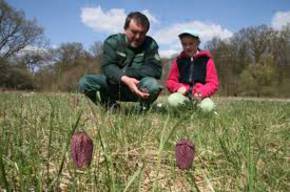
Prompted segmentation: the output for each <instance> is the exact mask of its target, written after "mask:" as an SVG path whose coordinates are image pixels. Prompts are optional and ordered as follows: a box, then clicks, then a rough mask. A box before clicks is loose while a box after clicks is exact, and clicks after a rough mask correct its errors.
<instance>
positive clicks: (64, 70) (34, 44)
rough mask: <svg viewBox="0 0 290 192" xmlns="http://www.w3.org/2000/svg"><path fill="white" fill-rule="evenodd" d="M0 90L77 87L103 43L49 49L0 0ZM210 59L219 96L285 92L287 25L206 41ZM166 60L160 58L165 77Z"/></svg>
mask: <svg viewBox="0 0 290 192" xmlns="http://www.w3.org/2000/svg"><path fill="white" fill-rule="evenodd" d="M0 31H1V33H0V89H2V90H3V89H4V90H34V91H76V90H77V88H78V80H79V79H80V77H81V76H82V75H83V74H86V73H99V72H100V65H101V62H102V42H94V43H93V45H92V46H91V48H90V49H89V50H86V49H85V48H84V47H83V45H82V44H81V43H78V42H67V43H63V44H61V45H60V46H59V47H57V48H50V47H49V43H48V40H47V39H46V38H45V36H44V29H43V28H42V27H40V26H39V25H38V24H37V22H36V21H35V20H28V19H26V18H25V14H24V13H23V12H22V11H20V10H16V9H14V8H12V7H11V6H10V5H9V4H7V3H6V2H5V1H4V0H0ZM205 49H209V50H210V51H211V53H212V55H213V58H214V60H215V64H216V67H217V71H218V74H219V79H220V91H219V93H218V94H219V95H223V96H257V97H264V96H268V97H289V96H290V91H289V90H290V25H287V26H285V27H284V28H283V29H282V30H274V29H273V28H271V27H269V26H266V25H260V26H252V27H248V28H243V29H241V30H240V31H238V32H236V33H235V34H234V35H233V36H232V37H231V38H229V39H225V40H221V39H219V38H213V39H212V40H211V41H209V42H207V43H206V44H205ZM171 60H172V58H171V59H168V58H163V59H162V63H163V66H164V67H163V77H162V81H164V80H165V79H166V77H167V75H168V70H169V68H170V63H171Z"/></svg>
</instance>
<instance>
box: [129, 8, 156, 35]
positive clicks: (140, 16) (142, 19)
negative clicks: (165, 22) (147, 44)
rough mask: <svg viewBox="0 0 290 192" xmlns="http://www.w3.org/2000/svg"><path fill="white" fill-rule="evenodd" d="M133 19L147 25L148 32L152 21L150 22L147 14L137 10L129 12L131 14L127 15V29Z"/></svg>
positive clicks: (144, 25)
mask: <svg viewBox="0 0 290 192" xmlns="http://www.w3.org/2000/svg"><path fill="white" fill-rule="evenodd" d="M131 20H134V21H135V22H136V23H138V24H140V25H142V26H143V27H145V29H146V32H147V31H148V30H149V28H150V22H149V19H148V18H147V17H146V15H144V14H142V13H140V12H138V11H136V12H131V13H129V15H128V16H127V18H126V21H125V24H124V29H125V30H126V29H127V28H128V27H129V24H130V22H131Z"/></svg>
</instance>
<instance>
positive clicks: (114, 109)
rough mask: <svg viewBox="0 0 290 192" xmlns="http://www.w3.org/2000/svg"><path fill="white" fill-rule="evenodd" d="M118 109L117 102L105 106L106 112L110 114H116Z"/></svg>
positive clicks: (119, 107)
mask: <svg viewBox="0 0 290 192" xmlns="http://www.w3.org/2000/svg"><path fill="white" fill-rule="evenodd" d="M120 109H121V106H120V104H119V103H117V102H113V103H110V104H108V105H107V106H106V110H107V111H108V112H111V113H116V112H118V111H120Z"/></svg>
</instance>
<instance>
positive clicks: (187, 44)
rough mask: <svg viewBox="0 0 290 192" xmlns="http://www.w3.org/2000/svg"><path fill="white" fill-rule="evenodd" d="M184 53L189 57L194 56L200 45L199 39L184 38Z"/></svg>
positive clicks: (182, 41)
mask: <svg viewBox="0 0 290 192" xmlns="http://www.w3.org/2000/svg"><path fill="white" fill-rule="evenodd" d="M180 42H181V45H182V48H183V51H184V52H185V53H186V55H188V56H189V57H191V56H193V55H194V54H195V53H196V51H197V47H198V44H199V40H198V39H197V38H193V37H191V36H183V37H182V38H181V39H180Z"/></svg>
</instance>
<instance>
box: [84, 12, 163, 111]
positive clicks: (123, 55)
mask: <svg viewBox="0 0 290 192" xmlns="http://www.w3.org/2000/svg"><path fill="white" fill-rule="evenodd" d="M149 27H150V23H149V20H148V18H147V17H146V16H145V15H143V14H142V13H140V12H132V13H130V14H129V15H128V16H127V18H126V21H125V25H124V33H119V34H114V35H111V36H109V37H108V38H107V39H106V40H105V42H104V46H103V61H102V71H103V74H99V75H85V76H83V77H82V78H81V79H80V91H81V92H83V93H84V94H85V95H86V96H87V97H89V98H90V99H91V100H92V101H93V102H94V103H98V102H100V104H102V105H103V106H104V107H106V108H107V109H114V108H119V106H120V105H119V104H118V103H117V101H133V102H136V101H139V102H140V109H142V110H147V109H148V107H149V106H150V105H151V104H152V103H153V102H154V101H155V100H156V99H157V97H158V95H159V93H160V91H161V90H162V86H161V85H160V84H159V83H158V81H157V80H158V79H160V77H161V72H162V65H161V60H160V57H159V54H158V45H157V43H156V42H155V40H154V39H152V38H151V37H149V36H146V33H147V32H148V30H149ZM97 92H99V95H100V101H98V99H97V94H96V93H97Z"/></svg>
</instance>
